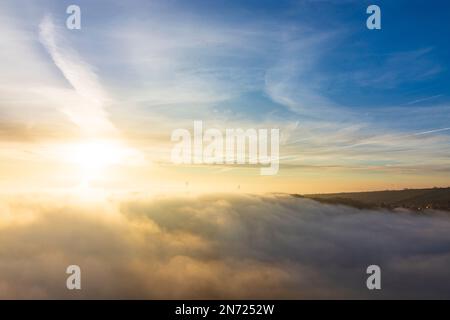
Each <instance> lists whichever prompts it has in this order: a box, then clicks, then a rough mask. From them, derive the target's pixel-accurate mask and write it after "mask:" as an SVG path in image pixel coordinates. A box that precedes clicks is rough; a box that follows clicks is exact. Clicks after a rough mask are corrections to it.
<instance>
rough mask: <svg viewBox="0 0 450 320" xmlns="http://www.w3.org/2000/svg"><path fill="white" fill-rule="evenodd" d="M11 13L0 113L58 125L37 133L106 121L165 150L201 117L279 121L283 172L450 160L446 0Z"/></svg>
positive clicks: (248, 123) (429, 167)
mask: <svg viewBox="0 0 450 320" xmlns="http://www.w3.org/2000/svg"><path fill="white" fill-rule="evenodd" d="M69 4H78V5H79V6H80V7H81V10H82V29H81V30H68V29H66V28H65V19H66V17H67V15H66V13H65V9H66V7H67V6H68V5H69ZM370 4H377V5H379V6H380V8H381V13H382V29H381V30H368V29H367V28H366V19H367V17H368V15H367V14H366V8H367V6H368V5H370ZM1 9H2V10H1V12H2V14H1V16H0V17H1V18H2V19H1V20H2V23H1V25H0V26H1V27H2V30H3V31H2V35H3V39H4V41H3V44H2V47H1V48H2V53H0V58H1V59H2V60H1V61H2V65H0V67H1V70H2V74H3V76H2V77H1V78H0V88H1V91H0V94H1V97H2V99H3V100H2V101H3V103H2V112H1V113H0V117H1V120H2V122H3V123H9V124H10V126H11V123H15V124H17V123H22V124H23V123H25V124H27V125H28V126H29V125H30V123H31V124H32V125H33V126H34V127H39V128H40V127H41V126H47V125H49V124H51V125H50V127H51V128H49V129H48V130H47V129H46V130H47V131H46V130H43V129H42V130H39V132H36V133H33V134H34V135H35V138H38V137H39V135H40V134H41V133H42V132H48V131H55V130H60V131H59V132H61V130H62V131H63V132H66V131H70V132H71V133H73V132H75V131H77V128H78V129H80V128H81V131H83V130H84V131H90V130H91V129H92V124H93V123H97V124H99V127H101V128H104V129H106V128H107V127H109V128H114V131H115V132H116V133H117V132H118V133H119V134H120V135H122V136H124V137H126V138H127V139H128V140H130V141H134V144H135V145H137V144H140V147H141V148H142V149H143V150H146V151H144V152H147V153H148V152H149V150H150V149H152V147H153V148H154V149H155V150H153V151H152V152H151V153H152V154H158V155H160V156H161V159H159V160H160V161H165V160H164V154H165V151H164V147H163V146H162V145H163V143H162V141H163V140H164V138H163V137H166V136H170V132H171V130H173V128H177V127H186V126H191V125H192V121H193V120H195V119H202V120H204V121H207V122H208V123H210V124H211V126H213V125H215V126H218V127H238V126H241V127H258V126H262V127H268V126H270V127H275V126H276V127H280V128H281V131H282V136H283V139H282V140H283V142H284V146H283V148H284V150H283V152H282V155H284V164H285V167H287V168H303V167H305V166H306V167H309V166H319V167H320V168H337V167H338V168H345V169H346V170H349V172H354V170H355V168H356V169H357V170H362V171H365V172H366V173H367V174H370V175H373V173H374V172H378V171H379V172H380V174H386V173H389V174H390V173H391V171H392V170H394V169H393V167H395V170H397V171H396V174H398V175H399V177H400V176H402V175H403V174H404V172H405V171H407V172H411V170H412V171H414V174H415V175H423V177H428V178H430V179H431V178H432V177H436V176H439V175H442V172H445V174H448V172H449V171H450V170H449V167H448V162H449V161H448V159H449V156H450V148H449V145H448V143H449V142H450V130H449V127H450V121H449V120H450V113H449V111H450V105H449V100H450V99H449V97H450V92H449V91H450V88H449V83H450V81H449V80H450V72H449V63H450V44H449V43H448V32H449V31H448V30H450V10H449V9H450V4H448V3H447V2H446V1H432V2H430V1H374V2H373V1H370V2H369V1H351V0H345V1H332V0H329V1H327V0H317V1H313V0H303V1H301V0H300V1H126V2H124V1H39V2H29V1H6V2H4V3H2V5H1ZM43 26H44V28H43ZM43 30H44V31H45V32H43ZM74 72H75V73H76V74H77V73H78V72H80V74H82V76H80V77H79V78H76V77H75V78H74V77H73V73H74ZM71 74H72V76H71ZM20 88H21V89H20ZM93 88H94V89H93ZM19 89H20V90H22V91H21V93H20V99H18V97H19V95H18V94H17V90H19ZM79 99H82V101H81V100H79ZM83 99H88V100H89V99H91V100H89V101H85V100H83ZM19 100H20V101H19ZM23 101H28V102H29V103H28V104H26V103H24V102H23ZM68 101H69V102H68ZM93 101H94V102H93ZM7 102H9V104H7ZM11 102H14V103H16V104H19V103H20V104H21V108H22V109H18V108H16V107H14V106H13V105H14V103H13V104H11ZM92 102H93V103H92ZM80 105H82V106H84V108H83V107H80V108H78V107H77V106H80ZM92 105H94V106H95V107H89V106H92ZM77 108H78V109H77ZM19 110H26V112H21V111H19ZM80 110H81V111H80ZM33 114H34V115H39V116H38V117H36V116H30V115H33ZM93 119H94V120H93ZM89 126H90V128H91V129H88V127H89ZM61 128H62V129H61ZM19 131H20V130H19ZM71 133H67V134H71ZM15 134H17V135H19V134H21V133H20V132H15ZM88 134H91V132H88ZM47 135H48V134H47ZM143 137H145V139H149V140H148V141H147V144H145V142H142V141H144V138H143ZM48 138H49V137H48V136H45V137H42V140H48ZM136 141H139V142H136ZM164 142H166V143H167V141H164ZM150 145H151V146H152V147H151V146H150ZM156 145H157V146H156ZM352 174H353V173H352ZM290 175H294V176H295V175H301V172H297V173H293V172H291V173H290ZM402 177H403V176H402ZM424 179H425V178H424ZM433 179H434V178H433ZM411 181H413V182H414V181H416V180H414V179H413V180H411V179H409V178H408V179H405V182H404V183H405V184H407V183H410V182H411ZM430 181H431V180H430ZM432 181H434V180H432ZM437 183H440V182H439V181H438V182H437Z"/></svg>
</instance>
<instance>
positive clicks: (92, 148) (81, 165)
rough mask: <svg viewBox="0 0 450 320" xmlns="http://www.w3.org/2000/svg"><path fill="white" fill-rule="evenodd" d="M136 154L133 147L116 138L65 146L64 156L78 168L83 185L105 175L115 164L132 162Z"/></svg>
mask: <svg viewBox="0 0 450 320" xmlns="http://www.w3.org/2000/svg"><path fill="white" fill-rule="evenodd" d="M134 156H135V151H134V150H133V149H130V148H128V147H126V146H124V145H123V144H122V143H121V142H119V141H116V140H90V141H86V142H80V143H76V144H73V145H69V146H67V147H65V148H64V158H65V160H66V162H68V163H69V164H71V165H74V166H75V167H77V168H78V170H79V174H80V179H81V181H80V182H81V184H82V185H89V183H90V182H92V180H94V179H97V178H100V177H101V176H104V175H105V174H106V171H107V169H108V168H110V167H112V166H114V165H126V164H129V163H131V162H132V161H133V157H134Z"/></svg>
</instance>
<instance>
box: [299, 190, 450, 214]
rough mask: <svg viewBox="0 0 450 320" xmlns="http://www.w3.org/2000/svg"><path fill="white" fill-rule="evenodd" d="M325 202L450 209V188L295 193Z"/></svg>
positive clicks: (416, 209)
mask: <svg viewBox="0 0 450 320" xmlns="http://www.w3.org/2000/svg"><path fill="white" fill-rule="evenodd" d="M294 196H296V197H305V198H309V199H313V200H316V201H319V202H323V203H330V204H343V205H348V206H352V207H356V208H360V209H363V208H365V209H370V208H373V209H375V208H388V209H396V208H405V209H410V210H414V211H423V210H426V209H434V210H445V211H450V188H432V189H404V190H384V191H373V192H349V193H328V194H306V195H294Z"/></svg>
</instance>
